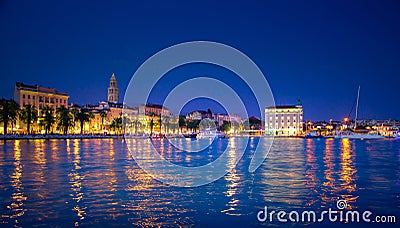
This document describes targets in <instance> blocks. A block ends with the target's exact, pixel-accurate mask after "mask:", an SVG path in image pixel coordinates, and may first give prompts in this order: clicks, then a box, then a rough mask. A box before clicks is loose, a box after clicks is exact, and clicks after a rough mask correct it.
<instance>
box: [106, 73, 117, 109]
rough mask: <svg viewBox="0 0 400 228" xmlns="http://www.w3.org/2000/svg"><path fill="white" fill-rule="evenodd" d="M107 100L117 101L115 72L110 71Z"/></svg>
mask: <svg viewBox="0 0 400 228" xmlns="http://www.w3.org/2000/svg"><path fill="white" fill-rule="evenodd" d="M108 102H110V103H119V89H118V82H117V78H116V77H115V74H114V73H112V75H111V78H110V85H109V87H108Z"/></svg>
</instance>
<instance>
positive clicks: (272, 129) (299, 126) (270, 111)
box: [265, 101, 303, 136]
mask: <svg viewBox="0 0 400 228" xmlns="http://www.w3.org/2000/svg"><path fill="white" fill-rule="evenodd" d="M265 133H266V134H267V135H274V136H299V135H302V134H303V106H302V104H301V103H300V101H298V102H297V104H296V105H284V106H273V107H268V108H266V109H265Z"/></svg>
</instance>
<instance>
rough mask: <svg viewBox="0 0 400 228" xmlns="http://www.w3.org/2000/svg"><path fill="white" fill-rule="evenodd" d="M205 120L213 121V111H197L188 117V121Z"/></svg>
mask: <svg viewBox="0 0 400 228" xmlns="http://www.w3.org/2000/svg"><path fill="white" fill-rule="evenodd" d="M205 118H209V119H213V118H214V116H213V114H212V113H211V111H209V112H208V111H204V110H195V111H193V112H191V113H189V114H187V115H186V119H187V120H191V121H192V120H202V119H205Z"/></svg>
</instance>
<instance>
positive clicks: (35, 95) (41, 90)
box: [14, 82, 69, 111]
mask: <svg viewBox="0 0 400 228" xmlns="http://www.w3.org/2000/svg"><path fill="white" fill-rule="evenodd" d="M68 99H69V96H68V93H66V92H60V91H57V90H56V89H54V88H45V87H42V86H38V85H35V86H31V85H25V84H23V83H22V82H17V83H15V88H14V100H15V101H16V102H17V103H18V104H19V106H20V107H21V108H22V107H23V106H24V105H28V104H30V105H33V106H35V107H36V109H37V110H41V109H43V108H44V107H46V106H49V107H50V108H52V109H53V110H54V111H56V109H57V108H59V107H61V106H64V107H68Z"/></svg>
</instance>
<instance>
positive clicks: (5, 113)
mask: <svg viewBox="0 0 400 228" xmlns="http://www.w3.org/2000/svg"><path fill="white" fill-rule="evenodd" d="M19 111H20V109H19V106H18V104H17V103H16V102H15V101H14V100H7V99H4V98H2V99H1V100H0V121H1V122H3V127H4V134H7V127H8V123H9V122H11V123H12V124H14V123H15V122H16V121H17V117H18V113H19Z"/></svg>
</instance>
